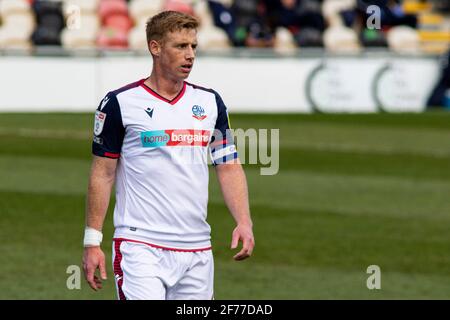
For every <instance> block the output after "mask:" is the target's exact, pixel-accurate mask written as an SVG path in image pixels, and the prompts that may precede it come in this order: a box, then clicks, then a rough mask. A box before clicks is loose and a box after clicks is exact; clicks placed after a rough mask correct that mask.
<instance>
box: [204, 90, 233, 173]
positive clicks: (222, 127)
mask: <svg viewBox="0 0 450 320" xmlns="http://www.w3.org/2000/svg"><path fill="white" fill-rule="evenodd" d="M214 94H215V96H216V104H217V120H216V125H215V128H214V133H213V136H212V139H211V145H210V148H211V160H212V163H213V165H218V164H223V163H225V162H228V161H231V160H235V159H237V157H238V154H237V151H236V146H235V144H234V139H233V134H232V132H231V127H230V120H229V117H228V111H227V107H226V106H225V103H224V102H223V100H222V98H221V97H220V95H219V94H218V93H217V92H214Z"/></svg>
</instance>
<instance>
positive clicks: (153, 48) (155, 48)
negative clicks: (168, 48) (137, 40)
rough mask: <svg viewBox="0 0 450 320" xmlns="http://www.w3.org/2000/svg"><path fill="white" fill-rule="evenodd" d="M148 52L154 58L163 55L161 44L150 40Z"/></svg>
mask: <svg viewBox="0 0 450 320" xmlns="http://www.w3.org/2000/svg"><path fill="white" fill-rule="evenodd" d="M148 50H149V51H150V53H151V54H152V56H155V57H159V55H160V54H161V44H160V43H159V42H158V41H156V40H150V42H149V43H148Z"/></svg>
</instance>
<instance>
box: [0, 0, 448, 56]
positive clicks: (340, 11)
mask: <svg viewBox="0 0 450 320" xmlns="http://www.w3.org/2000/svg"><path fill="white" fill-rule="evenodd" d="M375 2H376V3H377V4H379V6H380V8H381V16H380V18H381V28H379V29H371V28H367V26H366V21H367V19H368V18H369V17H370V14H368V13H367V12H366V10H367V7H368V4H367V3H368V2H367V1H363V0H245V1H243V0H129V1H126V0H0V23H1V25H0V49H24V50H29V49H31V48H32V47H33V46H49V45H51V46H62V47H64V48H66V49H71V50H72V49H85V48H87V49H100V50H103V49H107V50H110V49H121V50H123V49H131V50H146V49H147V43H146V42H147V41H146V36H145V31H144V30H145V24H146V21H147V20H148V18H149V17H150V16H153V15H155V14H156V13H158V12H160V11H162V10H178V11H182V12H186V13H189V14H192V15H195V16H196V17H197V18H198V19H199V20H200V29H199V34H198V37H199V44H200V47H201V48H202V49H218V50H223V49H227V48H231V47H256V48H274V49H276V50H294V49H295V48H300V49H302V48H310V47H313V48H314V47H317V48H322V47H325V49H327V50H329V51H332V52H360V51H361V50H363V49H364V48H373V47H375V48H380V47H381V48H387V49H390V50H392V51H394V52H399V53H417V52H424V53H431V54H441V53H443V52H445V51H446V50H447V49H448V47H449V43H450V4H449V3H450V2H448V1H438V0H427V1H424V0H404V1H400V0H377V1H375Z"/></svg>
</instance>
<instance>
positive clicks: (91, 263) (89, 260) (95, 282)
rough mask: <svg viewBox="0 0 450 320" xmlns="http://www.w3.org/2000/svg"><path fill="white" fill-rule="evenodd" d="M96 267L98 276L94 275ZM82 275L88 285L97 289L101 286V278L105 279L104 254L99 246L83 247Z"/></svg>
mask: <svg viewBox="0 0 450 320" xmlns="http://www.w3.org/2000/svg"><path fill="white" fill-rule="evenodd" d="M97 268H98V269H99V270H100V278H99V277H98V276H97V275H95V271H96V270H97ZM83 270H84V276H85V278H86V280H87V282H88V283H89V286H90V287H91V288H92V289H94V290H95V291H97V290H98V289H101V288H102V280H106V267H105V254H104V253H103V251H102V249H101V248H100V247H85V248H84V254H83Z"/></svg>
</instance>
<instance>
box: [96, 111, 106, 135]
mask: <svg viewBox="0 0 450 320" xmlns="http://www.w3.org/2000/svg"><path fill="white" fill-rule="evenodd" d="M105 119H106V113H104V112H101V111H99V110H97V111H96V112H95V124H94V134H95V135H96V136H99V135H100V134H101V133H102V131H103V125H104V124H105Z"/></svg>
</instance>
